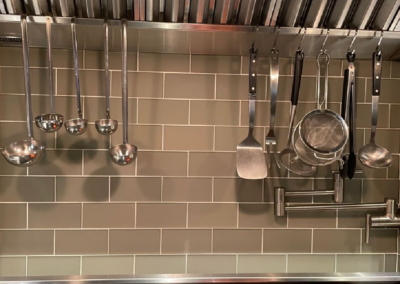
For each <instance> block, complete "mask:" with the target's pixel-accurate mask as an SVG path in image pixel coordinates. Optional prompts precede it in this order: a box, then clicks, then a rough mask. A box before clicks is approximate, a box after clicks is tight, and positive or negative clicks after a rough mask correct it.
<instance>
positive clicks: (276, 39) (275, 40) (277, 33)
mask: <svg viewBox="0 0 400 284" xmlns="http://www.w3.org/2000/svg"><path fill="white" fill-rule="evenodd" d="M280 31H281V27H278V31H277V32H276V35H275V39H274V44H273V45H272V50H276V42H277V41H278V36H279V32H280Z"/></svg>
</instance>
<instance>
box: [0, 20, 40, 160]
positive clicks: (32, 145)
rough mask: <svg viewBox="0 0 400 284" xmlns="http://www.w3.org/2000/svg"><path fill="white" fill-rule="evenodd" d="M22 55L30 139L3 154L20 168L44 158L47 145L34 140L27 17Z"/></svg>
mask: <svg viewBox="0 0 400 284" xmlns="http://www.w3.org/2000/svg"><path fill="white" fill-rule="evenodd" d="M21 30H22V53H23V59H24V85H25V100H26V104H25V106H26V115H27V130H28V139H27V140H22V141H18V142H13V143H11V144H9V145H8V146H6V147H4V148H3V150H2V154H3V156H4V158H5V159H6V161H7V162H9V163H10V164H12V165H14V166H18V167H29V166H31V165H33V164H35V163H36V162H37V161H39V160H40V158H41V157H42V156H43V154H44V151H45V144H44V143H43V142H40V141H37V140H34V139H33V123H32V102H31V87H30V75H29V49H28V33H27V23H26V16H21Z"/></svg>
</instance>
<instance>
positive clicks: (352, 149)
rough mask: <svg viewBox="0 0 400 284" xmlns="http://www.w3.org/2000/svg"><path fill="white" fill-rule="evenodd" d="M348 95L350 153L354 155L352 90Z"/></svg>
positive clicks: (353, 97) (353, 96)
mask: <svg viewBox="0 0 400 284" xmlns="http://www.w3.org/2000/svg"><path fill="white" fill-rule="evenodd" d="M349 95H350V105H349V126H350V127H349V128H350V142H349V143H350V145H349V146H350V153H354V135H355V131H356V130H355V129H354V123H355V119H356V118H355V109H353V108H354V103H355V102H354V100H355V99H356V98H355V95H354V94H353V88H351V93H350V94H349Z"/></svg>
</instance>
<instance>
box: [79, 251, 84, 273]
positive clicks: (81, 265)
mask: <svg viewBox="0 0 400 284" xmlns="http://www.w3.org/2000/svg"><path fill="white" fill-rule="evenodd" d="M82 258H83V256H82V255H81V256H80V258H79V275H82V269H83V259H82Z"/></svg>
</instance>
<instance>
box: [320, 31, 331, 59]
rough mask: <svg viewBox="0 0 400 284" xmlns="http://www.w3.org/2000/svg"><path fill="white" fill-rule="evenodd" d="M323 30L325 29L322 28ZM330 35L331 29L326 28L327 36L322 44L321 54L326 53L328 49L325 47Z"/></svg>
mask: <svg viewBox="0 0 400 284" xmlns="http://www.w3.org/2000/svg"><path fill="white" fill-rule="evenodd" d="M322 32H324V31H323V30H322ZM328 37H329V29H327V30H326V36H325V39H324V42H323V43H322V45H321V54H325V53H326V52H327V49H324V48H325V44H326V41H327V40H328Z"/></svg>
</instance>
